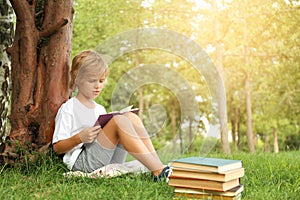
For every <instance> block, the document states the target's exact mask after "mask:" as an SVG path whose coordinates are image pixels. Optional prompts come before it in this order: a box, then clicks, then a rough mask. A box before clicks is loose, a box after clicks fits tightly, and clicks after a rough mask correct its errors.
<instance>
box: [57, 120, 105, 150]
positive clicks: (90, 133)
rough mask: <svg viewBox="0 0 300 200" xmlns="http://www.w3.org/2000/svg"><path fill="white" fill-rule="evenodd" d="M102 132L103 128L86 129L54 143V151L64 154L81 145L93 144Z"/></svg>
mask: <svg viewBox="0 0 300 200" xmlns="http://www.w3.org/2000/svg"><path fill="white" fill-rule="evenodd" d="M100 131H101V126H93V127H90V128H85V129H83V130H82V131H80V132H79V133H77V134H76V135H73V136H72V137H70V138H68V139H64V140H60V141H58V142H56V143H54V144H53V150H54V151H55V152H56V153H58V154H62V153H66V152H68V151H70V150H71V149H73V148H74V147H75V146H77V145H78V144H80V143H92V142H93V141H94V140H95V139H96V137H97V135H98V133H99V132H100Z"/></svg>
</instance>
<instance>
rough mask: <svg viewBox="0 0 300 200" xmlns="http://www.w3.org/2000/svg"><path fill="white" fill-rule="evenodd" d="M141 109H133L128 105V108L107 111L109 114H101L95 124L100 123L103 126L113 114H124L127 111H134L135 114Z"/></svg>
mask: <svg viewBox="0 0 300 200" xmlns="http://www.w3.org/2000/svg"><path fill="white" fill-rule="evenodd" d="M139 110H140V109H138V108H133V109H132V106H128V107H126V108H123V109H122V110H120V111H113V112H110V113H107V114H102V115H99V117H98V119H97V121H96V123H95V125H94V126H99V125H100V126H101V127H102V128H103V127H104V126H105V125H106V124H107V122H109V120H110V119H111V118H112V117H113V116H115V115H122V114H124V113H127V112H133V113H135V114H138V112H139Z"/></svg>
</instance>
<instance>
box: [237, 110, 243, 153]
mask: <svg viewBox="0 0 300 200" xmlns="http://www.w3.org/2000/svg"><path fill="white" fill-rule="evenodd" d="M236 124H237V125H236V129H237V136H238V138H237V148H238V149H240V148H241V138H242V134H241V120H240V108H237V123H236Z"/></svg>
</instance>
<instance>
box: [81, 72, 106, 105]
mask: <svg viewBox="0 0 300 200" xmlns="http://www.w3.org/2000/svg"><path fill="white" fill-rule="evenodd" d="M106 77H107V74H106V73H103V74H102V75H100V76H99V75H92V76H89V77H85V78H83V79H81V80H79V81H77V87H78V95H80V96H81V97H83V98H85V99H86V100H93V99H95V98H96V97H97V96H98V95H99V94H100V92H101V91H102V89H103V87H104V85H105V80H106Z"/></svg>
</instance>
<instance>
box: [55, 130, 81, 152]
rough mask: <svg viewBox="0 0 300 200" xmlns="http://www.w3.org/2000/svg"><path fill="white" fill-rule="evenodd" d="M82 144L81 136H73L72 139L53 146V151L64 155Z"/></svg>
mask: <svg viewBox="0 0 300 200" xmlns="http://www.w3.org/2000/svg"><path fill="white" fill-rule="evenodd" d="M80 143H82V142H81V139H80V137H79V134H76V135H73V136H72V137H70V138H68V139H65V140H60V141H58V142H56V143H54V144H53V150H54V151H55V152H56V153H58V154H63V153H66V152H68V151H70V150H71V149H73V148H74V147H75V146H76V145H78V144H80Z"/></svg>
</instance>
